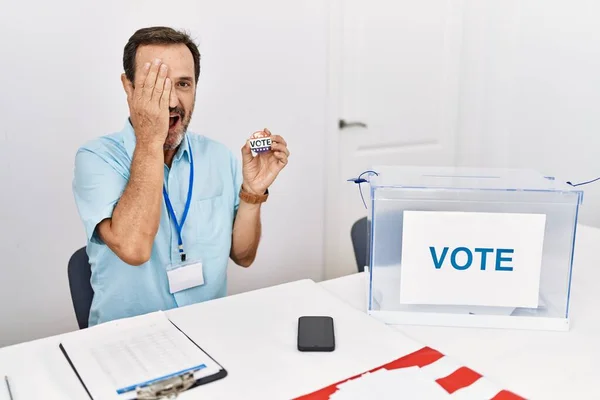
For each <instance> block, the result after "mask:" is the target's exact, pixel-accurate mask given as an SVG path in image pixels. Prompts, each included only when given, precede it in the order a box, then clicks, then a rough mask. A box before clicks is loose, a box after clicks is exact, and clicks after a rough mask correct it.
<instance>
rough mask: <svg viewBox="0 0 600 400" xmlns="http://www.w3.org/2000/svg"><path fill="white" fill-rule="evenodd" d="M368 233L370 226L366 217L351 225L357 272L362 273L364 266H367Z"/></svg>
mask: <svg viewBox="0 0 600 400" xmlns="http://www.w3.org/2000/svg"><path fill="white" fill-rule="evenodd" d="M369 231H370V226H369V222H368V220H367V217H364V218H361V219H359V220H358V221H356V222H355V223H354V224H353V225H352V230H351V231H350V236H351V238H352V246H353V247H354V257H355V258H356V266H357V268H358V272H363V271H364V270H365V265H368V264H369V242H370V241H369V237H370V232H369Z"/></svg>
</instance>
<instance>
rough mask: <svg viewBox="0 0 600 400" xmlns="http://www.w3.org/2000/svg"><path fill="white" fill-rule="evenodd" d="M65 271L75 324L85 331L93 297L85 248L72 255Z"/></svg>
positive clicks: (90, 270)
mask: <svg viewBox="0 0 600 400" xmlns="http://www.w3.org/2000/svg"><path fill="white" fill-rule="evenodd" d="M67 271H68V275H69V288H70V289H71V300H72V301H73V308H74V309H75V316H76V317H77V324H78V325H79V329H85V328H87V327H88V318H89V315H90V308H91V306H92V298H93V297H94V290H93V289H92V284H91V283H90V277H91V275H92V269H91V266H90V263H89V259H88V256H87V253H86V248H85V247H82V248H81V249H79V250H77V251H76V252H75V253H73V255H72V256H71V259H70V260H69V265H68V269H67Z"/></svg>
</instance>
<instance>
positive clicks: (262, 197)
mask: <svg viewBox="0 0 600 400" xmlns="http://www.w3.org/2000/svg"><path fill="white" fill-rule="evenodd" d="M268 197H269V189H266V190H265V191H264V192H263V193H257V192H256V190H251V189H248V187H247V186H246V185H244V184H242V187H241V189H240V199H241V200H242V201H243V202H245V203H248V204H253V205H260V204H262V203H264V202H265V201H267V198H268Z"/></svg>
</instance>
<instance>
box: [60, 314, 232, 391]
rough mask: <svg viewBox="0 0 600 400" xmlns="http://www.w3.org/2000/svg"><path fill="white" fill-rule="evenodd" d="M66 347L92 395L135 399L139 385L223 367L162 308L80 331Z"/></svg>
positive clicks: (66, 341)
mask: <svg viewBox="0 0 600 400" xmlns="http://www.w3.org/2000/svg"><path fill="white" fill-rule="evenodd" d="M62 345H63V347H64V349H65V351H66V353H67V355H68V357H69V358H70V360H71V362H72V363H73V367H74V369H75V370H77V373H78V374H79V376H80V377H81V379H82V380H83V383H84V385H85V386H86V387H87V389H88V390H89V392H90V394H91V396H92V397H93V398H94V399H135V398H136V388H137V387H138V386H144V385H148V384H152V383H155V382H157V381H160V380H163V379H166V378H169V377H173V376H177V375H181V374H183V373H185V372H192V373H193V374H194V377H195V379H199V378H202V377H205V376H209V375H214V374H215V373H217V372H218V371H219V370H220V369H221V367H220V366H219V365H218V364H217V363H216V362H215V361H213V360H212V359H211V358H210V357H209V356H208V355H207V354H206V353H205V352H204V351H202V349H200V348H199V347H198V346H196V344H194V343H193V342H192V341H191V340H190V339H189V338H188V337H187V336H186V335H185V334H184V333H182V332H181V331H180V330H179V329H178V328H177V327H176V326H175V325H173V324H172V323H171V321H169V319H168V318H167V317H166V315H165V314H164V313H162V312H156V313H151V314H147V315H144V316H140V317H136V318H128V319H123V320H117V321H112V322H107V323H104V324H102V325H98V326H95V327H93V328H91V329H89V330H85V331H79V332H77V333H76V334H73V335H71V336H67V338H66V339H64V340H63V341H62Z"/></svg>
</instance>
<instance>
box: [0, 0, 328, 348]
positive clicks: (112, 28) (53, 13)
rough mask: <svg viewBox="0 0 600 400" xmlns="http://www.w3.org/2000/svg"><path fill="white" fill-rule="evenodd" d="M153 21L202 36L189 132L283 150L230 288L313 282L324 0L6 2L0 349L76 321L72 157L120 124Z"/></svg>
mask: <svg viewBox="0 0 600 400" xmlns="http://www.w3.org/2000/svg"><path fill="white" fill-rule="evenodd" d="M157 24H161V25H168V26H173V27H176V28H186V29H189V30H191V31H192V33H193V34H194V36H195V37H196V38H197V40H198V42H199V44H200V51H201V53H202V61H201V67H202V72H201V77H200V82H199V86H198V95H197V96H198V97H197V102H196V111H195V114H194V117H193V120H192V124H191V129H192V130H194V131H197V132H201V133H204V134H207V135H209V136H211V137H213V138H215V139H217V140H221V141H222V142H224V143H225V144H227V145H228V146H229V147H230V148H231V149H232V150H233V151H234V152H235V153H236V154H239V149H240V148H241V146H242V144H243V143H244V140H245V139H246V138H247V137H248V136H249V135H250V134H251V133H252V132H253V131H255V130H257V129H262V128H264V127H268V128H269V129H271V130H272V131H273V132H274V133H278V134H281V135H283V136H284V137H285V139H286V140H287V142H288V145H289V148H290V150H291V153H292V156H291V158H290V163H289V165H288V167H287V168H286V169H285V170H284V171H283V172H282V174H281V175H280V177H279V179H278V181H277V182H276V183H275V185H274V186H273V187H272V189H271V197H270V199H269V201H268V203H267V204H266V205H265V207H264V213H263V242H262V246H261V248H260V251H259V255H258V258H257V260H256V263H255V264H254V265H253V266H252V267H251V268H250V269H248V270H243V269H241V268H231V269H230V292H231V293H236V292H240V291H245V290H250V289H255V288H259V287H263V286H268V285H272V284H276V283H280V282H285V281H290V280H295V279H299V278H313V279H320V278H321V275H322V264H323V256H322V253H323V249H322V243H323V237H322V232H323V229H322V220H323V186H324V181H323V179H324V178H323V174H322V170H323V157H324V149H323V148H322V146H319V145H318V144H319V143H320V141H321V140H323V137H324V123H325V91H326V78H327V75H326V71H327V68H326V67H327V64H326V63H327V57H326V49H327V41H326V40H325V38H326V29H327V25H326V24H327V10H326V4H325V3H324V2H321V1H319V0H310V1H301V2H281V1H277V0H259V1H254V2H246V1H243V0H237V1H219V2H216V1H194V0H185V1H184V0H182V1H178V2H164V1H141V0H136V1H131V0H130V1H126V2H123V1H118V2H117V1H111V2H108V1H102V2H96V3H89V2H85V6H84V2H79V1H75V0H55V1H53V2H42V1H35V2H11V3H10V4H6V5H5V6H3V7H2V12H1V13H0V48H1V49H2V63H1V65H0V88H2V89H1V92H2V100H0V103H1V107H0V182H2V189H1V196H0V222H1V225H0V255H1V256H0V346H2V345H7V344H11V343H16V342H20V341H25V340H30V339H34V338H39V337H43V336H48V335H52V334H57V333H60V332H65V331H69V330H74V329H77V326H76V322H75V317H74V313H73V309H72V304H71V299H70V294H69V288H68V281H67V269H66V267H67V261H68V259H69V257H70V255H71V254H72V252H73V251H74V250H75V249H76V248H78V247H80V246H82V245H84V244H85V241H84V240H85V237H84V232H83V228H82V225H81V223H80V221H79V218H78V215H77V212H76V209H75V205H74V202H73V196H72V193H71V180H72V171H73V158H74V155H75V151H76V149H77V147H78V146H79V145H81V144H82V143H83V142H85V141H86V140H88V139H90V138H92V137H96V136H99V135H103V134H107V133H110V132H113V131H115V130H119V129H120V128H121V127H122V125H123V123H124V121H125V118H126V117H127V103H126V101H125V96H124V94H123V92H122V88H121V84H120V81H119V75H120V73H121V71H122V66H121V59H122V50H123V46H124V45H125V43H126V41H127V39H128V37H129V36H130V35H131V34H132V33H133V31H134V30H135V29H137V28H140V27H143V26H148V25H157ZM306 138H310V139H311V141H310V143H309V142H308V141H306V140H304V139H306ZM315 143H316V144H317V145H316V146H315Z"/></svg>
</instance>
